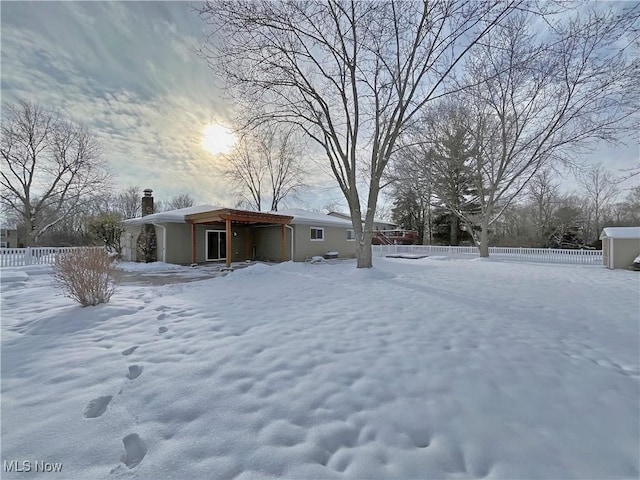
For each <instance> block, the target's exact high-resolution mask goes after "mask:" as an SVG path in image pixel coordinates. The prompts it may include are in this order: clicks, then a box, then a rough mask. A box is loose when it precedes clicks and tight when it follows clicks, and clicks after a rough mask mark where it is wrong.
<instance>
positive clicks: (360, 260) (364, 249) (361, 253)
mask: <svg viewBox="0 0 640 480" xmlns="http://www.w3.org/2000/svg"><path fill="white" fill-rule="evenodd" d="M366 230H367V229H366V228H365V232H364V240H363V241H362V242H359V243H358V246H357V248H356V268H371V267H372V266H373V253H372V248H371V239H372V237H373V235H372V233H370V232H369V233H368V232H367V231H366ZM369 230H370V229H369Z"/></svg>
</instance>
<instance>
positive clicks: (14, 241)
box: [0, 228, 20, 248]
mask: <svg viewBox="0 0 640 480" xmlns="http://www.w3.org/2000/svg"><path fill="white" fill-rule="evenodd" d="M0 242H1V243H2V246H3V247H6V248H20V245H19V242H18V230H16V229H11V228H9V229H5V228H2V229H0Z"/></svg>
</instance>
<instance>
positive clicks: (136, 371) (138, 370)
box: [127, 365, 142, 380]
mask: <svg viewBox="0 0 640 480" xmlns="http://www.w3.org/2000/svg"><path fill="white" fill-rule="evenodd" d="M140 374H142V367H141V366H140V365H129V373H127V378H128V379H129V380H134V379H136V378H138V377H139V376H140Z"/></svg>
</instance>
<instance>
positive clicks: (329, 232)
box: [293, 225, 356, 262]
mask: <svg viewBox="0 0 640 480" xmlns="http://www.w3.org/2000/svg"><path fill="white" fill-rule="evenodd" d="M314 226H315V225H294V226H293V227H294V229H295V240H294V241H295V247H294V249H295V259H294V260H295V261H296V262H303V261H304V260H306V259H307V258H311V257H313V256H315V255H324V254H325V253H327V252H338V254H339V257H340V258H353V257H355V256H356V242H355V241H347V227H322V226H321V225H318V227H320V228H324V240H323V241H312V240H311V227H314Z"/></svg>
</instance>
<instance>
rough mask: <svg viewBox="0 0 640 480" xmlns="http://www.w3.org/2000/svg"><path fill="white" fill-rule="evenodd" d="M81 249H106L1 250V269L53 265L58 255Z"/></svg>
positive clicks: (49, 248)
mask: <svg viewBox="0 0 640 480" xmlns="http://www.w3.org/2000/svg"><path fill="white" fill-rule="evenodd" d="M79 248H89V249H92V250H95V249H100V250H103V249H104V247H27V248H0V267H22V266H25V265H53V263H54V262H55V260H56V255H58V254H60V253H66V252H71V251H73V250H77V249H79Z"/></svg>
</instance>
